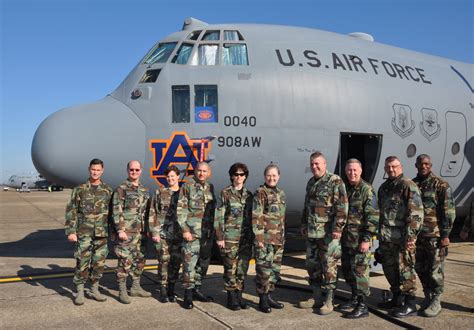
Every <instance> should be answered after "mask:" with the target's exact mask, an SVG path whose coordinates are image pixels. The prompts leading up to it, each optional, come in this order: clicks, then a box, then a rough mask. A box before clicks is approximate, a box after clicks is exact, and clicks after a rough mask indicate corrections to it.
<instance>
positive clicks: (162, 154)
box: [150, 132, 211, 186]
mask: <svg viewBox="0 0 474 330" xmlns="http://www.w3.org/2000/svg"><path fill="white" fill-rule="evenodd" d="M210 149H211V142H210V140H209V139H191V138H189V137H188V135H187V134H186V132H174V133H173V135H171V137H170V138H169V139H164V140H150V151H151V152H152V153H153V167H152V168H151V169H150V174H151V177H153V178H154V179H155V180H156V182H158V184H159V185H162V186H166V175H165V170H166V168H168V166H170V165H175V166H177V167H178V168H180V169H181V170H184V171H185V176H191V175H193V174H194V168H195V167H196V164H197V163H198V162H199V161H201V160H205V159H206V156H207V152H208V151H209V150H210ZM181 181H184V180H181Z"/></svg>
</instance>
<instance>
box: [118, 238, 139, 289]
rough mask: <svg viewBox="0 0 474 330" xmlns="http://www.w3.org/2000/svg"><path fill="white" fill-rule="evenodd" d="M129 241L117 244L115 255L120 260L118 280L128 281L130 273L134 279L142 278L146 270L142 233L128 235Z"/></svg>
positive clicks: (119, 241)
mask: <svg viewBox="0 0 474 330" xmlns="http://www.w3.org/2000/svg"><path fill="white" fill-rule="evenodd" d="M127 235H128V240H126V241H121V240H119V239H118V238H117V241H116V242H115V248H114V251H115V254H116V255H117V258H118V266H117V280H118V281H119V282H120V281H123V280H127V276H128V274H129V273H130V274H131V276H132V278H137V277H140V276H141V275H142V273H143V268H145V262H146V260H145V248H146V245H145V244H142V235H141V234H140V233H127Z"/></svg>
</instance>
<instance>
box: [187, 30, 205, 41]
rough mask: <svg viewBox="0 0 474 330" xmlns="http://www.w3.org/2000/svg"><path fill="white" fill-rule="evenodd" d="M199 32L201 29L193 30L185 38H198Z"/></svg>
mask: <svg viewBox="0 0 474 330" xmlns="http://www.w3.org/2000/svg"><path fill="white" fill-rule="evenodd" d="M201 32H202V30H197V31H193V32H191V33H190V34H189V35H188V36H187V37H186V39H188V40H198V38H199V35H200V34H201Z"/></svg>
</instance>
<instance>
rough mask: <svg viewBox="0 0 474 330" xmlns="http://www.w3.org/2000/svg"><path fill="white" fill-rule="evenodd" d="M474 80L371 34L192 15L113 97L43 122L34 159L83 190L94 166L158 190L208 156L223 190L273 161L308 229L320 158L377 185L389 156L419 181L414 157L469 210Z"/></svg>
mask: <svg viewBox="0 0 474 330" xmlns="http://www.w3.org/2000/svg"><path fill="white" fill-rule="evenodd" d="M215 39H217V40H215ZM175 43H176V44H175ZM157 47H158V51H157ZM473 76H474V75H473V65H472V64H468V63H462V62H458V61H453V60H449V59H443V58H440V57H435V56H430V55H425V54H421V53H417V52H413V51H409V50H405V49H401V48H396V47H392V46H388V45H383V44H380V43H377V42H374V41H373V38H372V37H371V36H370V35H367V34H364V33H355V34H352V35H351V36H345V35H339V34H335V33H330V32H324V31H318V30H313V29H306V28H301V27H288V26H272V25H248V24H219V25H208V24H206V23H204V22H201V21H199V20H196V19H193V18H188V19H186V21H185V24H184V26H183V30H182V31H179V32H176V33H173V34H171V35H169V36H168V37H166V38H165V39H164V40H162V41H160V42H159V44H157V45H156V46H155V47H153V48H152V50H150V52H149V53H148V54H147V55H146V56H145V57H144V58H143V59H142V60H141V61H140V62H139V64H138V65H137V66H136V67H135V68H134V69H133V70H132V71H131V72H130V74H129V75H128V76H127V78H126V79H125V80H124V81H123V82H122V84H121V85H120V86H119V87H118V88H117V89H116V90H115V91H114V92H113V93H111V94H110V95H108V96H106V97H105V98H104V99H102V100H100V101H98V102H95V103H91V104H86V105H82V106H76V107H72V108H67V109H64V110H61V111H59V112H56V113H54V114H52V115H51V116H49V117H48V118H47V119H45V120H44V121H43V123H42V124H41V125H40V127H39V128H38V130H37V131H36V134H35V137H34V139H33V143H32V158H33V162H34V164H35V166H36V168H37V169H38V171H39V172H40V173H43V175H44V176H45V178H47V179H48V180H50V181H53V182H58V183H60V184H63V185H65V186H73V185H76V184H78V183H80V182H83V181H85V180H86V179H87V176H88V172H87V165H88V162H89V160H90V159H92V158H95V157H98V158H101V159H102V160H103V161H104V162H105V173H104V180H105V181H106V182H108V183H110V184H112V185H118V184H119V182H120V181H121V180H123V179H124V178H125V177H126V175H127V174H126V163H127V162H128V161H129V160H131V159H138V160H140V161H142V162H143V164H144V167H143V168H144V173H143V176H142V177H143V182H144V183H145V184H146V185H147V186H148V187H150V188H151V189H156V187H158V184H159V182H164V173H163V171H164V169H165V168H166V167H167V166H168V165H170V164H175V165H178V166H179V167H180V168H181V169H183V170H185V171H186V174H188V175H191V173H192V168H193V166H194V165H195V164H196V162H197V161H198V160H199V159H206V160H210V164H211V166H212V169H213V171H212V178H211V181H212V182H214V184H215V185H216V189H221V188H223V187H224V186H225V185H227V184H228V183H229V178H228V174H227V170H228V168H229V166H230V165H231V164H233V163H234V162H236V161H242V162H245V163H246V164H247V165H248V166H249V169H250V177H249V179H248V181H247V184H248V185H249V187H250V188H251V189H255V188H256V187H257V186H258V185H259V184H260V183H262V182H263V169H264V167H265V166H266V165H267V164H268V163H270V162H274V163H277V164H278V165H279V166H280V168H281V172H282V176H281V181H280V184H281V186H282V188H283V189H284V190H285V191H286V196H287V204H288V210H289V216H290V217H292V218H294V219H299V216H300V212H301V209H302V206H303V202H304V192H305V191H304V190H305V186H306V182H307V180H308V179H309V177H310V176H311V172H310V168H309V155H310V154H311V153H312V152H313V151H316V150H320V151H322V152H323V153H324V154H325V155H326V158H327V162H328V170H330V171H332V172H336V173H340V174H341V175H343V173H341V172H342V171H341V168H342V165H343V164H344V161H345V160H346V159H347V158H350V157H356V158H359V159H360V160H361V161H362V163H363V165H364V174H365V178H366V179H367V180H369V181H371V182H373V184H374V186H375V187H376V188H378V186H379V185H380V184H381V183H382V182H383V180H384V170H383V165H384V164H383V160H384V159H385V158H386V157H387V156H389V155H396V156H398V157H399V158H400V159H401V161H402V164H403V166H404V173H405V174H406V175H407V176H409V177H414V176H415V174H416V169H415V167H414V163H415V158H416V155H418V154H420V153H427V154H429V155H430V156H431V157H432V160H433V171H434V172H435V173H436V174H437V175H440V176H442V177H443V178H444V179H445V180H447V181H448V182H449V183H450V185H451V187H452V188H453V191H454V193H455V197H456V203H457V207H458V214H466V213H467V211H468V209H469V204H470V203H471V202H472V200H473V194H474V193H473V182H474V165H473V162H474V159H473V155H474V146H473V144H474V142H473V131H474V129H473V113H474V101H473V89H472V86H473V84H474V77H473ZM173 113H174V117H173ZM92 114H93V115H94V119H95V122H91V121H90V118H91V116H92ZM173 118H174V119H173ZM183 179H186V178H184V177H183Z"/></svg>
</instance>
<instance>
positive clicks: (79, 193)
mask: <svg viewBox="0 0 474 330" xmlns="http://www.w3.org/2000/svg"><path fill="white" fill-rule="evenodd" d="M103 173H104V163H103V162H102V161H101V160H100V159H97V158H95V159H92V160H91V161H90V164H89V180H87V182H86V183H83V184H81V185H79V186H77V187H76V188H74V189H73V190H72V194H71V199H70V200H69V203H68V204H67V207H66V225H65V227H66V235H67V239H68V240H69V241H70V242H74V243H75V251H74V257H75V258H76V271H75V274H74V280H73V282H74V284H75V285H76V288H77V295H76V298H75V299H74V304H76V305H82V304H84V284H85V282H86V281H87V279H88V278H90V279H91V282H92V287H91V292H90V294H91V296H92V298H94V299H95V300H97V301H105V300H107V298H105V297H104V296H103V295H102V294H101V293H100V292H99V280H100V279H101V277H102V274H103V272H104V264H105V259H106V258H107V254H108V253H109V250H108V248H107V236H108V226H107V220H108V214H109V204H110V198H111V196H112V188H110V186H109V185H107V184H105V183H104V182H102V180H101V176H102V174H103Z"/></svg>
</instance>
